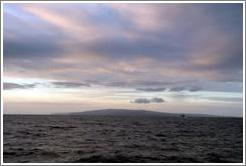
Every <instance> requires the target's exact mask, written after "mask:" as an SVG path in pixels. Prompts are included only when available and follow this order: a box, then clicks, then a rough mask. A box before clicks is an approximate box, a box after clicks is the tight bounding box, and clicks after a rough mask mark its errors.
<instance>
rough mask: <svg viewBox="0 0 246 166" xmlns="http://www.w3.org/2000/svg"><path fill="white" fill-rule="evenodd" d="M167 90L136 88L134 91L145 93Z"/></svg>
mask: <svg viewBox="0 0 246 166" xmlns="http://www.w3.org/2000/svg"><path fill="white" fill-rule="evenodd" d="M166 89H167V88H137V89H136V90H139V91H145V92H163V91H165V90H166Z"/></svg>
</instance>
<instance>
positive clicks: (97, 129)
mask: <svg viewBox="0 0 246 166" xmlns="http://www.w3.org/2000/svg"><path fill="white" fill-rule="evenodd" d="M3 161H4V163H241V162H243V119H242V118H215V117H210V118H206V117H185V118H183V117H159V118H158V117H114V116H78V115H4V117H3Z"/></svg>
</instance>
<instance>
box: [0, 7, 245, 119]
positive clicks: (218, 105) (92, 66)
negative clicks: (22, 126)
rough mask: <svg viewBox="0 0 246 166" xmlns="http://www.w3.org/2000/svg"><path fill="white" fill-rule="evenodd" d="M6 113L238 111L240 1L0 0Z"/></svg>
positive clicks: (240, 103) (229, 113)
mask: <svg viewBox="0 0 246 166" xmlns="http://www.w3.org/2000/svg"><path fill="white" fill-rule="evenodd" d="M3 23H4V25H3V30H4V31H3V32H4V36H3V40H4V43H3V47H4V49H3V59H4V63H3V67H4V89H5V90H4V112H5V113H34V114H36V113H37V114H42V113H53V112H74V111H83V110H92V109H104V108H132V109H149V110H156V111H163V112H187V113H204V114H215V115H227V116H242V114H243V93H242V91H243V90H242V89H243V41H242V40H243V34H242V30H243V27H242V24H243V6H242V4H123V3H122V4H121V3H112V4H110V3H107V4H83V3H81V4H78V3H74V4H65V3H62V4H48V3H47V4H46V3H36V4H31V3H30V4H29V3H25V4H21V3H18V4H13V3H11V4H8V3H5V4H4V5H3Z"/></svg>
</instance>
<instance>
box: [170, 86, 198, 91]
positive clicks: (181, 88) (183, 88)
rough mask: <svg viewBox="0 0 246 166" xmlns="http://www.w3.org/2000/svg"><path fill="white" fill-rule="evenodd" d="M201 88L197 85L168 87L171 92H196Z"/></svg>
mask: <svg viewBox="0 0 246 166" xmlns="http://www.w3.org/2000/svg"><path fill="white" fill-rule="evenodd" d="M200 90H202V87H199V86H176V87H172V88H170V89H169V91H172V92H180V91H190V92H196V91H200Z"/></svg>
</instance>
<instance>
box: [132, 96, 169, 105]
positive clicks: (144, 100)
mask: <svg viewBox="0 0 246 166" xmlns="http://www.w3.org/2000/svg"><path fill="white" fill-rule="evenodd" d="M163 102H166V101H165V100H164V99H162V98H157V97H154V98H151V99H147V98H137V99H135V100H133V101H130V103H137V104H149V103H163Z"/></svg>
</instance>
